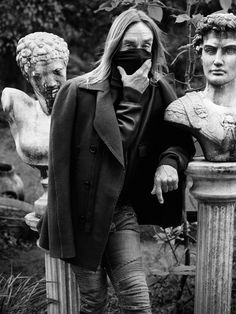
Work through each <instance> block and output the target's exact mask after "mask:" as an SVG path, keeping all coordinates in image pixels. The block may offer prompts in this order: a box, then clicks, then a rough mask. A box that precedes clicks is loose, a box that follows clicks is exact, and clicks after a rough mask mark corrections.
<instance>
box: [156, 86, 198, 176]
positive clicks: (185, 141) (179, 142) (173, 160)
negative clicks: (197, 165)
mask: <svg viewBox="0 0 236 314" xmlns="http://www.w3.org/2000/svg"><path fill="white" fill-rule="evenodd" d="M161 88H162V95H163V100H164V102H165V104H164V106H165V108H166V107H167V106H168V105H169V104H170V103H171V102H172V101H174V100H175V98H176V97H175V96H174V92H173V90H172V88H171V87H170V85H169V84H168V83H167V82H165V81H162V83H161ZM161 132H162V134H163V135H164V136H163V139H162V149H161V154H160V158H159V164H158V166H160V165H170V166H172V167H174V168H176V170H177V171H178V173H179V174H183V172H184V170H185V169H186V168H187V165H188V162H189V161H190V160H191V159H192V158H193V156H194V154H195V146H194V142H193V138H192V136H191V133H190V132H189V131H188V130H187V128H185V127H183V126H180V125H177V124H174V123H171V122H168V121H163V124H162V130H161Z"/></svg>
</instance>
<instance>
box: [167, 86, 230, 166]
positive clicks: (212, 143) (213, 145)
mask: <svg viewBox="0 0 236 314" xmlns="http://www.w3.org/2000/svg"><path fill="white" fill-rule="evenodd" d="M235 101H236V100H235ZM165 120H167V121H171V122H173V123H177V124H179V125H182V126H183V127H187V128H188V129H189V131H190V132H191V133H192V134H193V136H194V137H196V139H197V140H198V141H199V143H200V145H201V147H202V150H203V152H204V155H205V158H206V159H207V160H209V161H236V108H232V107H225V106H220V105H216V104H214V103H213V102H211V101H210V100H209V99H207V98H205V97H204V94H203V93H202V92H191V93H187V94H186V95H185V96H183V97H181V98H179V99H178V100H176V101H174V102H172V103H171V104H170V105H169V106H168V107H167V109H166V112H165Z"/></svg>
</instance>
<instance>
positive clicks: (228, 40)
mask: <svg viewBox="0 0 236 314" xmlns="http://www.w3.org/2000/svg"><path fill="white" fill-rule="evenodd" d="M193 45H194V46H195V48H196V50H197V52H198V53H199V54H200V55H201V60H202V65H203V71H204V74H205V77H206V82H207V85H209V86H212V87H213V88H214V89H216V88H218V87H222V86H226V85H227V84H229V83H230V84H231V86H232V88H233V89H235V85H236V16H235V15H233V14H232V13H213V14H210V15H208V16H206V17H203V18H202V19H201V20H200V21H199V23H198V25H197V29H196V35H195V37H194V40H193ZM228 86H229V85H228Z"/></svg>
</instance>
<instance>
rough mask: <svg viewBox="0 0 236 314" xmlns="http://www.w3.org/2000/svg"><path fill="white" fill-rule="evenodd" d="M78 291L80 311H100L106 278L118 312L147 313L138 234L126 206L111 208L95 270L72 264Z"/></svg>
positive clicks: (103, 305) (104, 300) (104, 302)
mask: <svg viewBox="0 0 236 314" xmlns="http://www.w3.org/2000/svg"><path fill="white" fill-rule="evenodd" d="M72 268H73V270H74V272H75V274H76V278H77V280H78V284H79V288H80V294H81V312H80V313H93V314H104V313H107V312H106V305H107V289H108V281H107V276H108V277H109V279H110V281H111V283H112V285H113V287H114V290H115V292H116V295H117V296H118V299H119V307H120V309H121V313H124V314H128V313H130V314H134V313H140V314H150V313H151V306H150V300H149V292H148V287H147V283H146V278H145V273H144V270H143V267H142V256H141V249H140V233H139V226H138V223H137V220H136V215H135V213H134V211H133V209H132V207H130V206H122V207H121V208H119V210H116V211H115V214H114V218H113V222H112V224H111V228H110V234H109V239H108V243H107V246H106V249H105V252H104V255H103V260H102V263H101V265H100V266H99V268H98V269H97V271H96V272H94V271H90V270H87V269H85V268H82V267H80V266H76V265H72Z"/></svg>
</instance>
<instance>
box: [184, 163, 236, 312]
mask: <svg viewBox="0 0 236 314" xmlns="http://www.w3.org/2000/svg"><path fill="white" fill-rule="evenodd" d="M186 173H187V175H189V176H191V177H192V179H193V186H192V188H191V190H190V193H192V194H193V196H194V197H195V198H196V200H197V201H198V236H197V265H196V266H197V267H196V280H195V282H196V284H195V305H194V313H195V314H205V313H207V314H226V313H227V314H229V313H230V309H231V286H232V257H233V236H234V208H235V203H236V163H233V162H219V163H216V162H207V161H204V160H203V159H202V160H201V159H200V160H195V161H193V162H190V163H189V166H188V169H187V171H186Z"/></svg>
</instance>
